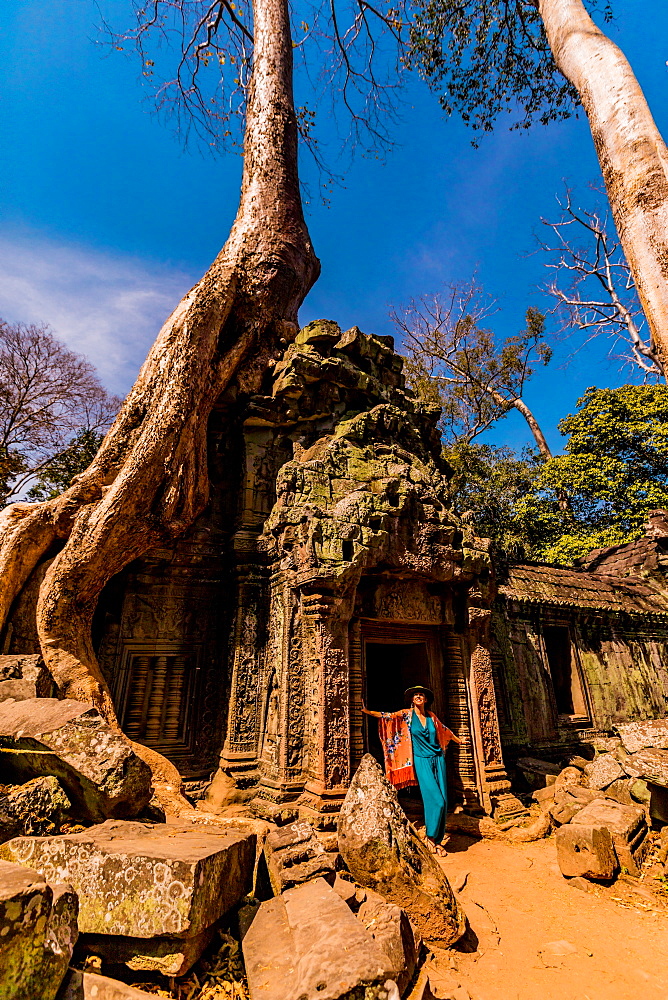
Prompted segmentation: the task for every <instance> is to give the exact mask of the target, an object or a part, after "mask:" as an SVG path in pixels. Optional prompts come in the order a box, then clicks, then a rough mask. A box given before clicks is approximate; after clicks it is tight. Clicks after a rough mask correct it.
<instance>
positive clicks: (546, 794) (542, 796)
mask: <svg viewBox="0 0 668 1000" xmlns="http://www.w3.org/2000/svg"><path fill="white" fill-rule="evenodd" d="M554 793H555V787H554V785H546V786H545V788H536V789H535V791H534V792H532V795H531V798H532V799H533V800H534V802H537V803H538V805H539V806H540V809H541V812H544V813H546V812H550V810H551V809H552V806H553V805H554Z"/></svg>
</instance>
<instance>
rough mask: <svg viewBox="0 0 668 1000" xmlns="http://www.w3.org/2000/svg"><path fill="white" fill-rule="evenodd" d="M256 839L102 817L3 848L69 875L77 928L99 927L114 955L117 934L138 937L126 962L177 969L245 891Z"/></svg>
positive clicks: (51, 872) (52, 872)
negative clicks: (77, 903)
mask: <svg viewBox="0 0 668 1000" xmlns="http://www.w3.org/2000/svg"><path fill="white" fill-rule="evenodd" d="M255 842H256V837H255V834H253V833H248V832H246V831H243V832H241V831H234V830H228V829H226V830H225V832H219V831H218V830H216V829H215V828H214V829H212V828H211V827H202V826H197V825H194V824H190V823H178V822H175V823H166V824H152V823H135V822H130V821H123V820H108V821H107V822H106V823H102V824H101V825H99V826H94V827H91V828H90V829H88V830H85V831H84V832H83V833H77V834H68V835H67V836H64V837H42V838H37V837H17V838H15V839H14V840H11V841H9V842H8V843H6V844H3V845H2V846H1V847H0V855H1V856H2V857H4V858H6V859H8V860H12V861H15V862H18V863H20V864H23V865H30V866H31V867H32V868H34V869H36V870H37V871H39V872H40V873H41V874H42V875H43V876H44V877H45V878H46V879H47V880H48V879H55V878H56V877H57V878H58V879H59V880H60V881H63V880H67V881H68V882H70V883H71V884H72V885H73V886H74V887H75V889H77V891H78V892H79V897H80V913H79V929H80V931H81V932H82V933H83V934H86V935H89V934H90V935H96V938H95V943H96V947H98V948H99V949H102V950H104V949H105V948H106V950H107V951H108V952H109V954H110V955H114V954H119V949H120V948H121V944H122V943H119V941H118V938H119V936H122V937H124V938H127V939H135V938H136V939H142V940H141V941H140V942H139V943H137V942H135V941H134V940H133V941H130V945H129V948H130V950H128V949H127V948H126V949H125V951H123V954H124V958H123V959H122V960H123V961H125V962H126V964H128V965H129V966H130V967H131V968H135V969H158V970H159V971H164V972H165V974H166V975H177V974H182V973H183V972H184V971H185V970H186V968H187V967H189V965H191V964H192V963H193V962H194V961H195V960H196V959H197V958H198V957H199V953H201V950H202V949H203V948H204V947H205V946H206V944H207V943H208V938H207V936H206V933H205V932H206V931H207V930H208V929H209V928H210V927H211V925H212V924H214V923H215V922H216V921H217V920H218V919H219V918H220V917H221V916H222V915H223V914H224V913H226V912H227V911H228V910H229V909H230V908H231V907H232V906H234V905H235V903H237V902H238V901H239V900H240V899H241V898H242V897H243V896H245V895H246V894H247V893H248V892H249V891H250V889H251V887H252V876H253V867H254V862H255ZM97 936H99V937H97ZM106 939H108V940H106ZM149 939H150V940H149ZM174 939H178V940H177V941H176V942H175V941H174ZM186 939H187V940H186ZM196 939H197V940H196ZM105 940H106V944H105ZM123 947H125V945H123ZM133 949H134V950H133ZM175 968H178V970H179V971H178V973H177V972H175V971H171V970H174V969H175Z"/></svg>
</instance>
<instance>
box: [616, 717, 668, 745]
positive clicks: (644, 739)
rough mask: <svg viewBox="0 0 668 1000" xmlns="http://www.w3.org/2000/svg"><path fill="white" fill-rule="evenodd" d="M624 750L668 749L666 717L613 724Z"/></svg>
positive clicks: (667, 721)
mask: <svg viewBox="0 0 668 1000" xmlns="http://www.w3.org/2000/svg"><path fill="white" fill-rule="evenodd" d="M615 729H616V730H617V732H618V733H619V736H620V739H621V741H622V744H623V746H624V749H625V750H628V752H629V753H636V751H638V750H646V749H650V748H652V749H655V750H668V718H666V719H650V720H648V721H646V722H627V723H625V724H624V725H621V726H615Z"/></svg>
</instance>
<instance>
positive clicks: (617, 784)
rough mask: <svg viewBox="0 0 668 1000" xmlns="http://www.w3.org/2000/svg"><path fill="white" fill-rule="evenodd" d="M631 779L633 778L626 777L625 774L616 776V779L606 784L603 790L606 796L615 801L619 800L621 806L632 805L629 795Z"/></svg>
mask: <svg viewBox="0 0 668 1000" xmlns="http://www.w3.org/2000/svg"><path fill="white" fill-rule="evenodd" d="M636 780H637V779H636ZM632 781H633V779H631V778H627V777H626V775H624V777H623V778H618V779H617V781H613V783H612V784H611V785H608V787H607V788H606V790H605V794H606V796H607V797H608V798H610V799H614V800H615V802H621V804H622V805H623V806H632V805H634V804H635V803H634V801H633V798H632V796H631V783H632Z"/></svg>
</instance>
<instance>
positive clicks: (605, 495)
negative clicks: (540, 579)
mask: <svg viewBox="0 0 668 1000" xmlns="http://www.w3.org/2000/svg"><path fill="white" fill-rule="evenodd" d="M559 429H560V431H561V432H562V434H566V435H568V442H567V444H566V447H565V451H564V454H563V455H556V456H554V457H553V458H551V459H548V461H546V462H543V463H540V462H539V461H538V460H537V457H536V456H535V455H534V454H533V453H530V452H529V453H527V452H525V453H524V454H522V455H516V454H515V453H513V452H512V451H510V450H509V449H503V448H501V449H499V448H491V447H489V446H486V445H477V446H476V445H474V446H469V447H468V450H462V448H461V447H460V448H459V449H455V451H454V453H453V451H452V450H451V451H450V453H449V455H448V457H449V458H450V461H451V462H452V464H453V466H454V469H455V488H456V490H457V491H458V492H457V496H456V500H457V505H458V508H459V510H460V511H465V510H466V509H468V507H471V508H472V509H473V511H474V512H475V513H474V521H475V525H476V528H477V530H478V531H479V532H480V533H481V534H489V535H490V536H491V537H492V538H494V539H495V541H496V542H497V543H498V544H499V545H500V546H501V547H503V548H504V549H506V551H507V552H508V555H510V556H511V557H512V558H526V559H532V560H536V561H541V562H551V563H560V564H563V565H568V564H571V563H572V562H573V561H574V560H575V559H578V558H580V557H581V556H584V555H586V554H587V553H588V552H590V551H591V550H592V549H595V548H603V547H606V546H609V545H621V544H624V543H626V542H630V541H633V540H634V539H636V538H639V537H640V536H641V535H642V534H643V530H644V525H645V522H646V520H647V515H648V514H649V512H650V511H651V510H653V509H654V508H656V507H667V506H668V387H666V386H663V385H654V386H635V385H624V386H621V387H620V388H619V389H596V388H591V389H588V390H587V391H586V393H585V394H584V396H583V397H582V398H581V399H579V400H578V409H577V411H576V412H575V413H573V414H569V415H568V416H567V417H565V418H564V419H563V420H562V421H561V423H560V425H559ZM560 493H562V494H566V495H567V496H568V498H569V501H570V511H566V512H565V511H563V510H561V509H560V508H559V503H558V495H559V494H560Z"/></svg>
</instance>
